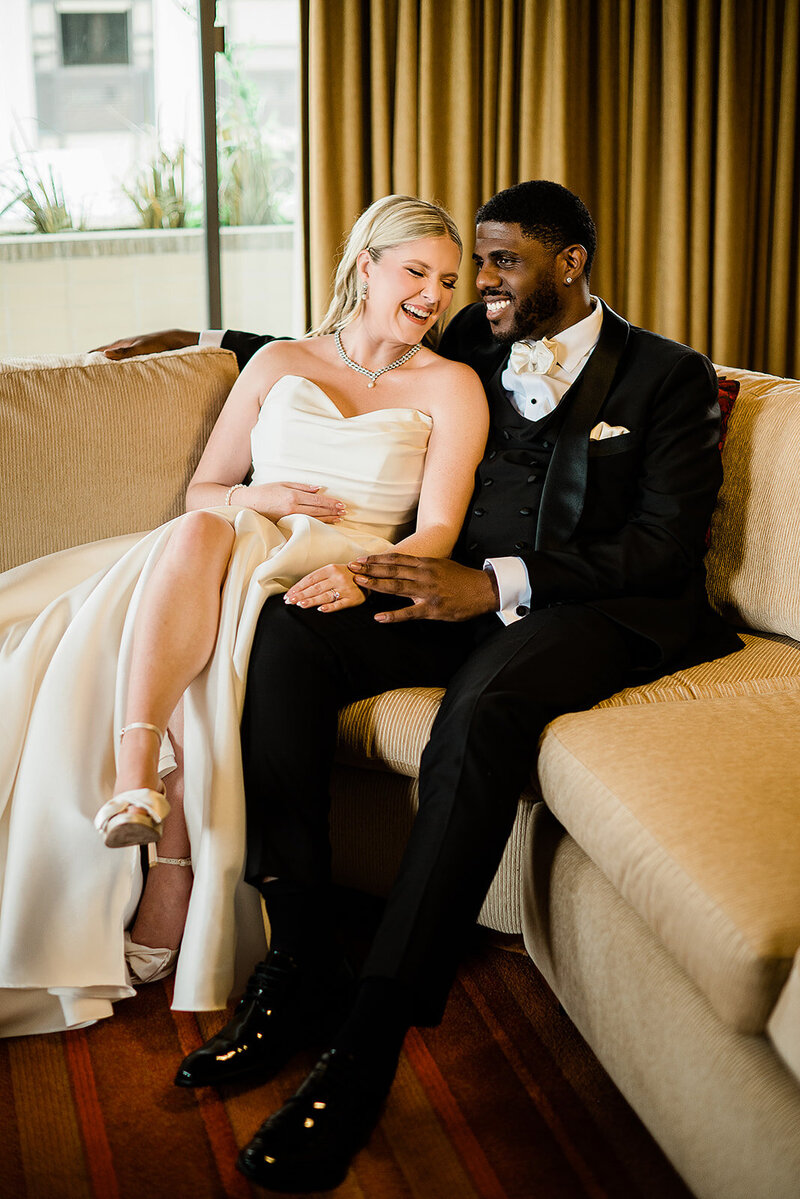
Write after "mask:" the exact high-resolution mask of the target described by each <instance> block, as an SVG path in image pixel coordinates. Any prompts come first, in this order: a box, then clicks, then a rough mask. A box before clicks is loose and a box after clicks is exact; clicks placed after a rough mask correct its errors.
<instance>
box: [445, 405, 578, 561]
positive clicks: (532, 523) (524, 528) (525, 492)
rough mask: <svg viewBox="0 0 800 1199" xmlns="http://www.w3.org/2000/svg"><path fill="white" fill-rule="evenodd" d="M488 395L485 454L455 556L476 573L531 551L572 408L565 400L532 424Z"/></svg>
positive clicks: (511, 406) (513, 409) (512, 408)
mask: <svg viewBox="0 0 800 1199" xmlns="http://www.w3.org/2000/svg"><path fill="white" fill-rule="evenodd" d="M492 393H493V394H492ZM490 395H491V401H490V402H491V407H492V420H491V425H490V428H489V439H488V442H487V445H486V453H485V454H484V456H483V460H482V461H481V464H480V466H479V467H478V470H477V472H476V476H475V491H474V493H473V496H472V501H471V503H470V506H469V509H468V510H467V515H466V518H465V520H464V525H463V528H462V530H461V534H460V536H459V539H458V543H457V545H456V548H455V550H454V552H453V557H454V558H455V559H456V561H457V562H462V563H463V564H464V565H465V566H474V567H477V568H480V567H482V566H483V563H484V560H485V559H486V558H503V557H516V556H518V555H519V554H520V553H521V552H522V551H524V550H531V549H533V547H534V542H535V539H536V522H537V520H538V517H539V504H540V502H541V498H542V486H543V484H544V480H545V476H546V474H547V469H548V467H549V465H550V459H551V458H552V455H553V449H554V447H555V444H556V440H557V439H558V434H559V431H560V429H561V426H562V424H563V423H564V417H565V415H566V411H567V408H568V407H569V395H568V394H567V395H566V396H565V397H564V398H563V399H562V400H561V402H560V403H559V405H558V407H557V408H555V409H554V410H553V411H552V412H551V413H549V414H548V415H547V416H545V417H543V418H542V419H541V420H538V421H529V420H526V419H525V417H524V416H520V414H519V413H518V412H517V411H516V409H515V408H514V407H513V405H512V404H511V403H510V401H509V399H508V395H507V393H506V392H505V391H503V390H502V388H500V387H494V388H492V390H491V392H490Z"/></svg>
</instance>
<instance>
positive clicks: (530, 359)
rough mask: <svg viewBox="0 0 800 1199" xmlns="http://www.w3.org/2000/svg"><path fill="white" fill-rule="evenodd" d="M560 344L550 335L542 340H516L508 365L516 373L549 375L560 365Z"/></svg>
mask: <svg viewBox="0 0 800 1199" xmlns="http://www.w3.org/2000/svg"><path fill="white" fill-rule="evenodd" d="M559 349H560V347H559V344H558V342H557V341H554V340H552V339H551V338H549V337H543V338H542V340H541V341H515V342H514V344H513V346H512V347H511V355H510V357H509V359H508V365H509V367H510V368H511V370H512V371H513V373H514V374H515V375H527V374H533V375H549V374H550V373H551V372H552V370H553V369H554V368H555V367H556V366H558V355H559Z"/></svg>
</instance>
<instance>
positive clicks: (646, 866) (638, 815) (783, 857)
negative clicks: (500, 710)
mask: <svg viewBox="0 0 800 1199" xmlns="http://www.w3.org/2000/svg"><path fill="white" fill-rule="evenodd" d="M798 744H800V690H797V691H785V692H780V693H776V694H774V695H764V696H752V695H750V696H738V697H736V698H733V699H730V698H724V699H710V700H696V701H694V702H692V703H666V704H643V705H637V706H630V705H629V706H627V707H625V708H611V709H605V710H602V711H598V710H595V711H592V712H579V713H572V714H569V715H567V716H562V717H560V718H559V719H558V720H556V721H554V722H553V723H552V724H551V725H550V726H549V728H548V730H547V732H546V733H545V736H544V739H543V743H542V750H541V755H540V762H539V778H540V781H541V784H542V794H543V796H544V799H545V801H546V803H547V805H548V807H549V808H550V809H551V811H552V812H553V813H554V815H555V816H556V817H557V818H558V820H559V821H560V822H561V823H562V824H563V825H564V827H565V828H566V829H567V831H568V832H569V833H570V834H571V835H572V837H574V839H575V840H576V841H577V842H578V844H579V845H580V846H581V847H582V848H583V849H584V850H585V852H586V853H587V854H588V855H589V857H590V858H592V860H593V861H594V862H595V863H596V865H597V866H599V867H600V869H601V870H602V871H603V873H604V874H605V875H606V877H607V878H608V879H609V881H610V882H611V883H612V884H613V885H614V886H615V887H616V888H617V890H618V891H619V892H620V894H621V895H622V896H623V898H624V899H626V900H627V902H628V903H629V904H630V905H631V906H632V907H633V908H634V910H635V911H636V912H638V914H639V915H640V916H641V917H642V919H643V920H644V921H645V922H646V923H647V924H648V925H649V926H650V928H651V929H652V930H653V932H654V933H655V934H656V935H657V936H658V937H659V938H660V940H661V941H662V942H663V944H664V945H665V946H666V948H667V949H669V950H670V952H671V953H672V954H673V955H674V957H675V959H676V960H677V961H678V962H679V964H680V965H681V966H682V967H683V968H684V969H685V970H686V972H687V973H688V974H689V976H690V977H691V978H692V979H693V980H694V981H695V982H696V984H697V985H698V986H699V987H700V989H701V990H702V991H703V992H704V993H705V995H706V996H707V998H708V1000H709V1001H710V1003H711V1004H712V1006H713V1007H714V1008H715V1010H716V1011H717V1013H718V1015H719V1016H720V1017H721V1019H722V1020H723V1021H725V1022H726V1023H728V1024H729V1025H731V1026H733V1027H734V1028H736V1029H737V1030H739V1031H740V1032H750V1033H757V1032H762V1031H763V1030H764V1027H765V1025H766V1022H767V1020H768V1018H769V1016H770V1013H771V1012H772V1009H773V1007H774V1005H775V1002H776V1000H777V998H778V995H779V993H780V991H781V988H782V987H783V985H784V983H785V981H786V978H787V976H788V974H789V970H790V967H791V964H792V960H793V958H794V955H795V954H796V952H797V950H798V947H800V870H799V869H798V863H799V862H800V755H799V754H798V753H797V746H798Z"/></svg>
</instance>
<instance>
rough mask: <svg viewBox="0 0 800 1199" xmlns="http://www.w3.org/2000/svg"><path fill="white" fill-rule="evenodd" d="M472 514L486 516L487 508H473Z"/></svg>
mask: <svg viewBox="0 0 800 1199" xmlns="http://www.w3.org/2000/svg"><path fill="white" fill-rule="evenodd" d="M472 515H473V516H485V515H486V509H485V508H473V509H472Z"/></svg>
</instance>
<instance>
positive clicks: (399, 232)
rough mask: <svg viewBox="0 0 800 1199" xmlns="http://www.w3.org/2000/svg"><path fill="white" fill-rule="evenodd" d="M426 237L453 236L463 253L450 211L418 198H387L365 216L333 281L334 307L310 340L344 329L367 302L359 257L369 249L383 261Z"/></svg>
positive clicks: (352, 234)
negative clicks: (387, 253) (396, 249)
mask: <svg viewBox="0 0 800 1199" xmlns="http://www.w3.org/2000/svg"><path fill="white" fill-rule="evenodd" d="M425 237H449V238H450V240H451V241H452V242H453V243H454V244H455V245H456V246H458V252H459V254H460V253H461V252H462V251H463V248H464V247H463V245H462V244H461V237H460V236H459V232H458V229H457V228H456V224H455V221H454V220H453V218H452V217H451V216H450V214H449V212H445V210H444V208H440V207H439V205H438V204H431V203H429V202H428V201H427V200H420V199H418V198H417V197H416V196H384V197H383V198H382V199H380V200H376V201H375V202H374V204H370V206H369V208H367V209H365V210H364V212H362V213H361V216H360V217H359V218H358V220H357V221H356V223H355V224H354V225H353V228H352V229H351V230H350V234H349V236H348V238H347V241H346V242H345V245H344V249H343V251H342V257H341V259H340V261H339V265H338V267H337V268H336V277H335V279H334V282H333V299H332V300H331V303H330V307H329V308H328V311H327V312H326V313H325V316H324V317H323V318H322V321H321V322H320V324H319V325H318V326H317V328H316V329H312V330H311V332H310V333H309V335H308V336H309V337H322V335H323V334H325V333H333V332H335V330H336V329H344V327H345V326H346V325H349V324H350V322H351V321H352V320H354V319H355V317H356V316H357V314H358V311H359V309H360V307H361V305H362V303H363V300H362V297H361V292H360V289H359V286H358V261H357V260H358V255H359V254H360V253H361V251H362V250H369V255H370V258H371V259H372V261H373V262H380V259H381V255H382V254H383V252H384V251H385V250H392V249H394V247H395V246H401V245H403V244H404V243H405V242H411V241H420V240H421V239H422V238H425Z"/></svg>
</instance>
